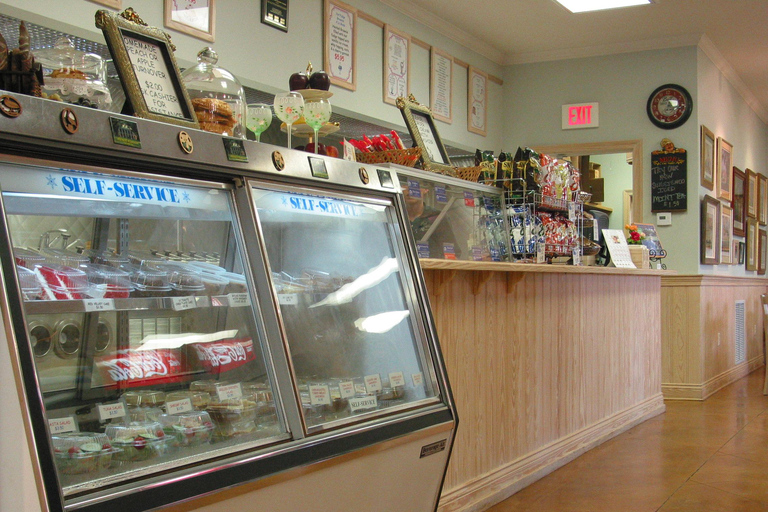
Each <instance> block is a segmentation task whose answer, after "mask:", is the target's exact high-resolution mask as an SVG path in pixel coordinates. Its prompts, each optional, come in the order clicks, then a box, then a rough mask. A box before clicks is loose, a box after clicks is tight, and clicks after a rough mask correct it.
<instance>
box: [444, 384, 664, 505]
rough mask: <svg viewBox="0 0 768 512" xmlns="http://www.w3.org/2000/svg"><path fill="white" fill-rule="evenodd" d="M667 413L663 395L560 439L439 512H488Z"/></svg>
mask: <svg viewBox="0 0 768 512" xmlns="http://www.w3.org/2000/svg"><path fill="white" fill-rule="evenodd" d="M665 410H666V407H665V406H664V400H663V398H662V395H661V393H659V394H657V395H655V396H653V397H651V398H649V399H648V400H645V401H643V402H640V403H638V404H636V405H634V406H632V407H630V408H628V409H625V410H624V411H621V412H619V413H617V414H614V415H612V416H610V417H608V418H606V419H604V420H602V421H599V422H597V423H595V424H594V425H590V426H589V427H587V428H584V429H581V430H579V431H577V432H574V433H573V434H571V435H569V436H566V437H563V438H561V439H558V440H557V441H556V442H554V443H552V444H549V445H547V446H544V447H542V448H541V449H540V450H536V451H534V452H531V453H529V454H527V455H525V456H523V457H520V458H519V459H517V460H515V461H513V462H512V463H510V464H508V465H506V466H504V467H502V468H500V469H499V470H498V471H494V472H492V473H490V474H488V475H484V476H482V477H480V478H478V479H476V480H474V481H472V482H467V483H466V484H465V485H463V486H461V487H459V488H456V489H453V490H451V491H450V492H449V493H447V494H444V495H442V496H441V497H440V504H439V506H438V512H458V511H461V512H470V511H471V512H474V511H481V510H486V509H487V508H488V507H490V506H492V505H494V504H496V503H499V502H501V501H503V500H505V499H507V498H509V497H510V496H512V495H513V494H515V493H516V492H518V491H519V490H520V489H522V488H524V487H526V486H528V485H530V484H532V483H533V482H535V481H536V480H539V479H541V478H543V477H544V476H546V475H548V474H549V473H551V472H553V471H555V470H556V469H558V468H560V467H562V466H564V465H565V464H567V463H568V462H570V461H572V460H573V459H575V458H576V457H578V456H579V455H581V454H583V453H585V452H587V451H589V450H591V449H592V448H594V447H595V446H598V445H600V444H602V443H604V442H605V441H608V440H609V439H611V438H613V437H616V436H617V435H619V434H621V433H622V432H626V431H627V430H629V429H630V428H632V427H634V426H636V425H638V424H640V423H642V422H644V421H646V420H648V419H650V418H653V417H655V416H658V415H659V414H662V413H663V412H664V411H665Z"/></svg>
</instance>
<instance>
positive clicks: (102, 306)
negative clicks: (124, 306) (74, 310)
mask: <svg viewBox="0 0 768 512" xmlns="http://www.w3.org/2000/svg"><path fill="white" fill-rule="evenodd" d="M83 307H84V308H85V312H86V313H94V312H98V311H114V310H115V300H114V299H85V300H83Z"/></svg>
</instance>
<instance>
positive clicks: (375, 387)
mask: <svg viewBox="0 0 768 512" xmlns="http://www.w3.org/2000/svg"><path fill="white" fill-rule="evenodd" d="M363 380H364V381H365V391H366V393H375V392H376V391H381V376H380V375H379V374H378V373H377V374H375V375H366V376H365V377H363Z"/></svg>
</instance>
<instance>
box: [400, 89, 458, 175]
mask: <svg viewBox="0 0 768 512" xmlns="http://www.w3.org/2000/svg"><path fill="white" fill-rule="evenodd" d="M397 107H398V108H399V109H400V112H401V113H402V114H403V120H404V121H405V126H406V127H407V128H408V133H410V135H411V138H412V139H413V142H414V144H416V145H417V146H418V147H419V148H421V160H422V163H423V165H424V169H426V170H429V171H441V172H445V173H447V174H448V175H450V176H455V175H456V171H455V170H454V169H453V166H452V164H451V159H450V157H449V156H448V151H447V150H446V149H445V145H444V144H443V140H442V139H441V138H440V134H439V133H438V131H437V126H436V125H435V120H434V118H433V117H432V112H431V111H430V110H429V108H427V107H426V106H424V105H421V104H420V103H419V102H417V101H416V99H415V98H414V97H413V95H411V96H409V97H408V98H407V99H406V98H398V99H397Z"/></svg>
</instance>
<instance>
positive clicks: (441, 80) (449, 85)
mask: <svg viewBox="0 0 768 512" xmlns="http://www.w3.org/2000/svg"><path fill="white" fill-rule="evenodd" d="M429 106H430V108H431V109H432V117H434V118H435V119H437V120H438V121H442V122H444V123H448V124H451V123H453V57H452V56H451V55H450V54H448V53H446V52H444V51H442V50H440V49H438V48H435V47H434V46H433V47H432V48H431V49H430V73H429Z"/></svg>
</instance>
